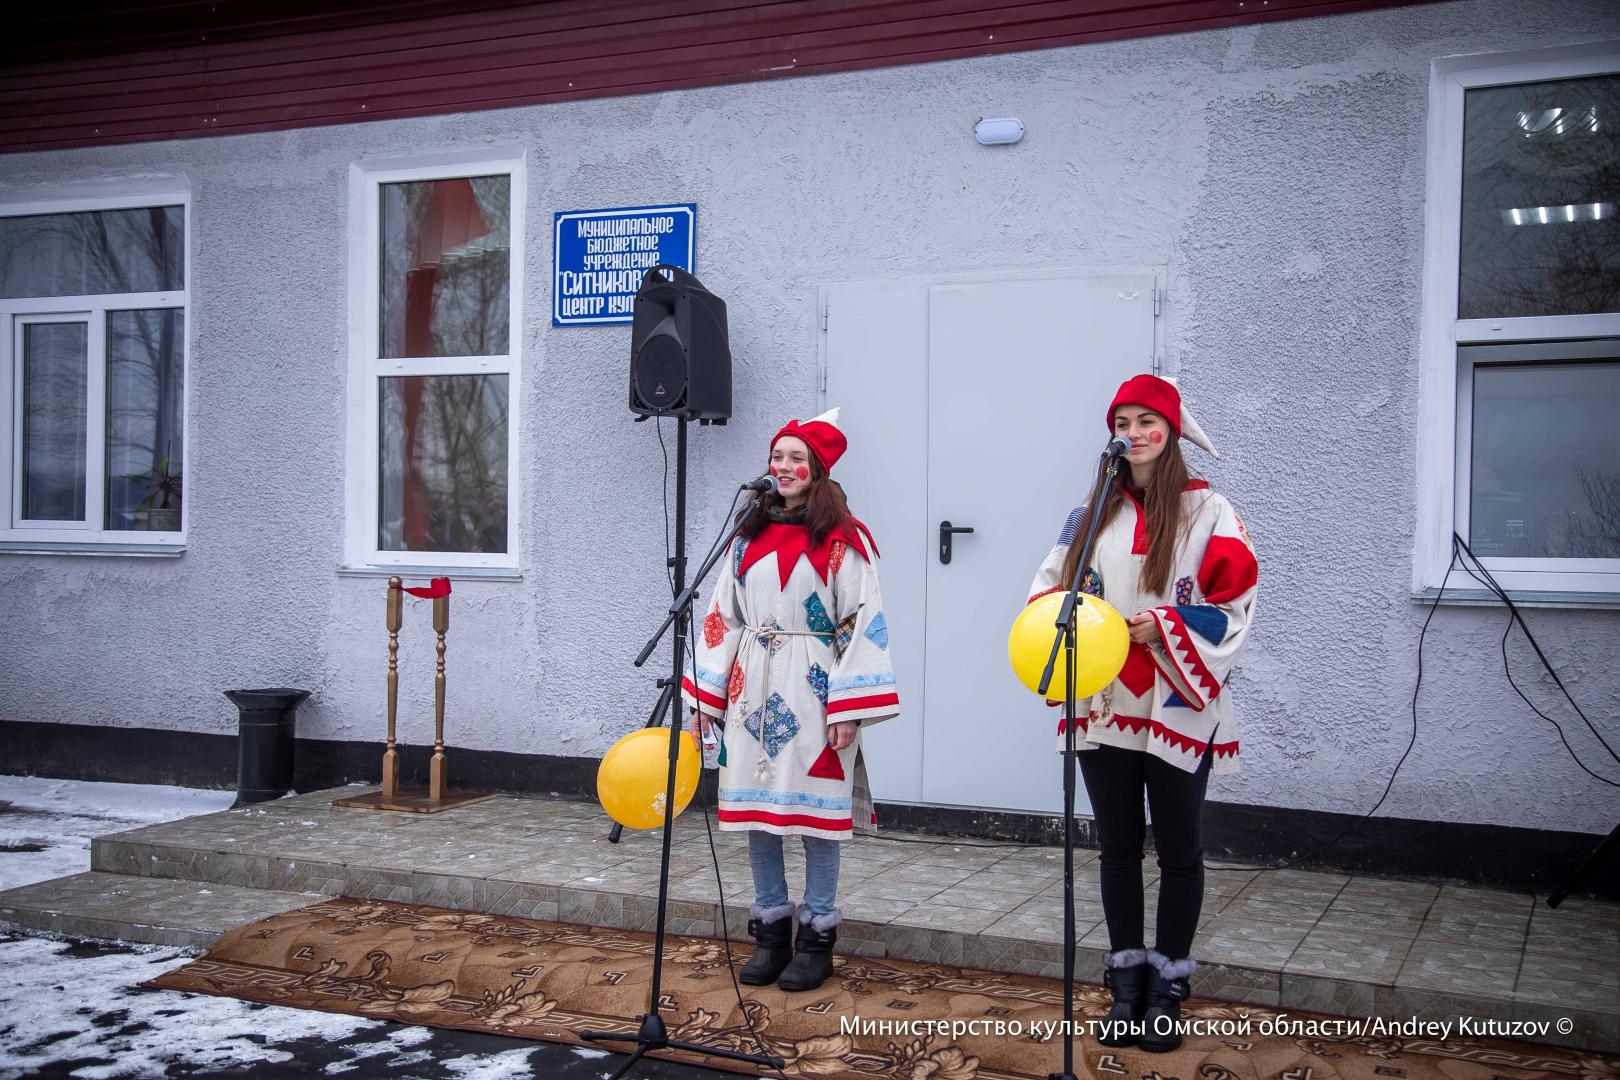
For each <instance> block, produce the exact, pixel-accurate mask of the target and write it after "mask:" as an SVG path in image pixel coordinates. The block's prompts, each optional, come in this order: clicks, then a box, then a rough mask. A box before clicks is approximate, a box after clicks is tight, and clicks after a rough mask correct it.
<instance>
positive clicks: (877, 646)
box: [682, 409, 900, 990]
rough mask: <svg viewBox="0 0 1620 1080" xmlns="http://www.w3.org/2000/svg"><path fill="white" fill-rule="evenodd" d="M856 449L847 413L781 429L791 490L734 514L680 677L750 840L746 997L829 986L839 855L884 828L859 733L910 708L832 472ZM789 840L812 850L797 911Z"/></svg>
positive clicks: (727, 826)
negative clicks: (720, 728)
mask: <svg viewBox="0 0 1620 1080" xmlns="http://www.w3.org/2000/svg"><path fill="white" fill-rule="evenodd" d="M846 446H847V441H846V440H845V438H844V435H843V432H841V431H839V429H838V410H837V409H834V410H832V411H831V412H828V413H825V414H823V415H822V416H818V417H816V418H815V419H813V420H809V421H806V422H804V423H800V422H799V421H797V420H794V421H790V422H789V423H788V424H787V426H786V427H784V428H782V430H781V431H779V432H777V434H776V437H775V438H774V439H773V440H772V441H771V452H770V465H769V468H770V473H771V475H773V476H775V477H776V479H777V482H778V483H779V484H780V485H781V487H780V491H779V493H778V494H773V495H769V496H766V497H765V498H764V499H762V500H760V501H758V502H756V503H755V504H753V505H751V506H750V507H748V508H747V509H745V510H743V511H742V512H741V513H740V514H739V515H738V516H739V519H740V520H741V522H742V531H741V532H740V533H739V534H738V537H737V539H736V540H735V541H734V543H733V548H732V551H731V557H730V559H729V560H727V561H726V563H724V564H722V565H723V566H724V567H725V569H724V570H723V571H721V573H720V577H719V580H718V584H716V586H715V589H714V597H713V600H712V602H711V603H710V605H709V610H708V614H707V616H706V617H705V618H704V620H703V630H702V634H701V639H700V640H699V641H698V642H697V643H696V644H695V646H694V650H695V652H696V668H697V670H696V682H695V683H694V682H693V673H692V672H690V671H689V672H688V673H687V674H686V676H685V678H684V680H683V681H682V690H683V691H684V695H685V698H686V703H687V706H688V708H690V709H692V710H694V716H693V721H692V726H693V733H694V734H695V735H697V736H698V737H700V738H701V737H702V729H706V728H707V727H708V726H709V723H710V720H711V719H717V720H721V721H722V722H723V723H724V727H725V730H724V733H723V736H722V738H723V741H722V743H721V748H720V758H719V763H720V814H719V817H720V828H721V829H724V830H730V831H746V832H747V833H748V855H749V859H750V862H751V864H752V869H753V874H754V905H753V907H752V908H751V909H750V911H749V915H750V918H749V922H748V932H749V933H750V934H751V935H753V938H754V944H755V949H754V955H753V957H752V958H751V959H750V960H749V962H748V964H747V966H746V967H744V968H743V971H742V974H741V976H740V978H741V979H742V981H743V982H745V983H747V984H749V985H750V986H766V985H769V984H770V983H772V982H775V983H777V985H779V986H780V987H781V988H782V989H784V990H813V989H815V988H816V987H818V986H820V985H821V984H822V982H823V981H825V980H826V978H827V977H828V976H829V975H830V974H832V949H833V945H834V943H835V942H836V940H837V936H838V931H837V927H838V924H839V922H840V921H841V916H840V914H839V911H838V908H837V907H836V906H835V905H834V900H835V899H836V897H837V893H838V856H839V847H838V845H839V844H840V843H841V842H842V841H845V840H848V839H849V838H850V836H851V835H852V833H853V832H854V831H855V830H860V831H862V832H871V831H873V829H874V826H875V824H876V819H875V817H874V816H873V813H872V800H871V794H870V789H869V788H868V786H867V782H866V766H865V763H864V761H863V760H862V758H861V728H862V726H869V725H871V724H875V723H877V722H878V721H880V720H887V719H889V718H890V717H893V716H896V715H898V713H899V711H900V704H899V700H900V699H899V697H898V696H897V695H896V693H895V685H894V671H893V668H892V666H891V664H890V659H889V631H888V625H887V620H886V619H885V618H884V615H883V601H882V597H881V595H880V594H879V592H878V575H877V556H878V551H877V545H876V544H875V543H874V542H873V540H872V535H871V533H870V532H869V531H868V530H867V528H866V526H865V525H863V524H861V523H860V522H859V521H857V520H856V519H855V518H854V517H852V516H850V513H849V507H848V504H847V503H846V502H845V501H844V492H843V489H842V488H841V487H840V486H839V485H838V483H837V482H836V481H834V480H832V479H831V478H830V477H829V476H828V473H829V472H830V471H831V469H832V467H833V465H834V464H835V463H836V462H837V461H838V459H839V457H840V456H842V455H843V453H844V450H845V448H846ZM699 710H700V713H701V715H699V712H698V711H699ZM784 836H799V837H802V838H803V843H804V863H805V868H804V872H805V882H804V901H803V903H801V904H799V905H798V907H797V911H796V912H795V907H794V905H793V904H792V903H791V902H790V900H789V897H788V885H787V878H786V874H785V871H784V867H783V860H782V843H783V841H782V838H783V837H784ZM795 914H796V915H797V923H798V935H797V941H796V942H795V941H794V934H793V929H794V923H795Z"/></svg>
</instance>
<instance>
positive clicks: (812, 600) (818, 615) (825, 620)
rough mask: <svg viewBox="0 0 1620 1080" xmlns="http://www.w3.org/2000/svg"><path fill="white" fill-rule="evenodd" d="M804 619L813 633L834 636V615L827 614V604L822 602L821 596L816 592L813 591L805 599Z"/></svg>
mask: <svg viewBox="0 0 1620 1080" xmlns="http://www.w3.org/2000/svg"><path fill="white" fill-rule="evenodd" d="M804 620H805V622H806V623H807V624H808V625H809V627H810V631H811V633H815V634H826V635H827V636H828V637H831V636H832V633H833V621H832V617H831V616H829V615H828V614H827V606H826V605H825V604H823V603H822V602H821V597H820V596H819V595H818V594H816V593H811V594H810V595H809V597H807V598H806V599H805V601H804Z"/></svg>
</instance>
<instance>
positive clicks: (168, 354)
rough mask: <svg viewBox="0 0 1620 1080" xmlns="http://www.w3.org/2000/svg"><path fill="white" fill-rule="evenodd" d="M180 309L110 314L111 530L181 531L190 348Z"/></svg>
mask: <svg viewBox="0 0 1620 1080" xmlns="http://www.w3.org/2000/svg"><path fill="white" fill-rule="evenodd" d="M184 327H185V315H184V313H183V312H182V311H180V309H178V308H165V309H160V310H156V311H109V312H108V313H107V528H109V529H137V530H142V531H151V532H176V531H178V530H179V528H180V495H181V491H180V483H181V476H180V468H181V462H183V461H184V460H185V432H184V430H183V429H182V426H181V388H182V386H183V376H184V371H183V361H182V359H181V357H182V345H183V342H184V336H183V335H184Z"/></svg>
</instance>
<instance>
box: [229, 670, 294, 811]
mask: <svg viewBox="0 0 1620 1080" xmlns="http://www.w3.org/2000/svg"><path fill="white" fill-rule="evenodd" d="M225 696H226V697H228V698H230V699H231V701H232V703H233V704H235V705H236V707H237V709H238V710H240V712H241V716H240V719H239V721H238V726H237V736H236V802H235V803H233V804H232V805H233V806H247V805H249V804H251V803H261V802H267V801H268V800H270V799H279V798H281V797H282V796H283V795H285V794H287V792H288V791H289V790H290V789H291V788H292V786H293V731H294V727H295V725H296V722H297V719H298V706H299V705H300V704H302V703H303V701H304V699H305V698H307V697H309V691H308V690H292V689H288V688H287V687H284V686H277V687H271V688H269V689H265V690H227V691H225Z"/></svg>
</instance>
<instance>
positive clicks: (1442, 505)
mask: <svg viewBox="0 0 1620 1080" xmlns="http://www.w3.org/2000/svg"><path fill="white" fill-rule="evenodd" d="M1616 55H1617V43H1615V42H1599V43H1594V44H1587V45H1578V46H1571V47H1565V48H1557V49H1542V50H1534V51H1525V52H1515V53H1496V54H1489V55H1478V56H1454V57H1444V58H1441V59H1438V60H1435V61H1434V62H1433V64H1432V65H1431V70H1430V79H1429V122H1428V181H1427V186H1426V205H1425V210H1424V230H1425V242H1424V257H1423V265H1424V271H1423V326H1422V332H1421V340H1420V346H1419V348H1420V370H1419V400H1418V446H1417V450H1418V463H1417V483H1418V499H1417V512H1418V520H1417V537H1416V544H1415V552H1414V554H1415V558H1414V559H1413V568H1412V584H1413V593H1414V595H1418V596H1425V597H1427V596H1432V595H1434V593H1435V591H1436V590H1437V589H1438V588H1439V587H1440V584H1441V582H1442V580H1443V579H1444V578H1445V575H1446V570H1447V568H1448V567H1449V566H1450V565H1451V555H1452V552H1451V547H1452V542H1451V537H1452V533H1453V531H1457V532H1462V533H1464V535H1465V538H1466V522H1467V520H1468V517H1467V498H1468V492H1467V490H1466V489H1467V482H1468V468H1469V460H1470V458H1469V455H1470V453H1471V446H1470V442H1469V437H1470V434H1471V433H1470V431H1469V430H1468V428H1467V424H1466V418H1465V417H1463V416H1462V414H1463V413H1464V412H1465V411H1466V407H1467V405H1468V402H1469V400H1470V399H1471V391H1472V384H1471V382H1470V381H1469V380H1468V378H1467V370H1468V369H1466V368H1465V364H1464V362H1463V361H1462V360H1461V359H1460V357H1459V354H1458V347H1459V346H1464V345H1479V344H1501V343H1509V342H1522V341H1573V340H1580V339H1586V338H1610V337H1620V313H1607V314H1600V315H1546V316H1537V317H1530V318H1500V319H1459V318H1458V317H1457V299H1458V295H1457V294H1458V286H1457V278H1458V273H1459V270H1460V258H1461V226H1462V182H1463V160H1462V146H1463V107H1464V97H1465V94H1466V93H1467V91H1468V90H1470V89H1473V88H1475V87H1485V86H1505V85H1511V84H1514V83H1527V82H1548V81H1553V80H1558V79H1574V78H1581V77H1583V76H1591V75H1607V74H1614V73H1616V72H1617V71H1620V66H1617V65H1616V63H1615V56H1616ZM1465 394H1466V395H1468V397H1465V396H1464V395H1465ZM1459 525H1461V527H1459ZM1483 562H1484V565H1485V566H1486V567H1487V568H1488V569H1489V570H1490V571H1491V574H1492V575H1493V576H1494V577H1495V578H1496V579H1497V580H1498V581H1499V582H1500V583H1501V585H1502V587H1503V588H1504V589H1506V590H1508V592H1509V594H1510V595H1513V596H1514V597H1515V598H1516V599H1520V598H1522V599H1526V600H1531V601H1535V600H1545V601H1548V602H1553V603H1571V604H1577V605H1579V604H1601V605H1604V606H1607V605H1608V604H1611V603H1614V602H1616V601H1620V559H1581V560H1574V559H1496V558H1487V559H1484V560H1483ZM1459 578H1461V581H1460V582H1459ZM1446 595H1447V596H1459V597H1465V598H1466V597H1475V598H1477V597H1481V596H1488V595H1489V593H1488V592H1486V591H1485V590H1484V589H1483V587H1481V586H1479V585H1477V583H1475V582H1474V581H1473V579H1472V578H1469V577H1467V576H1466V575H1462V574H1460V573H1459V572H1453V573H1452V575H1451V581H1450V583H1449V584H1448V585H1447V587H1446Z"/></svg>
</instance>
